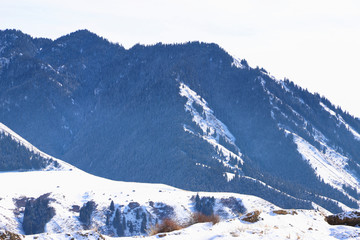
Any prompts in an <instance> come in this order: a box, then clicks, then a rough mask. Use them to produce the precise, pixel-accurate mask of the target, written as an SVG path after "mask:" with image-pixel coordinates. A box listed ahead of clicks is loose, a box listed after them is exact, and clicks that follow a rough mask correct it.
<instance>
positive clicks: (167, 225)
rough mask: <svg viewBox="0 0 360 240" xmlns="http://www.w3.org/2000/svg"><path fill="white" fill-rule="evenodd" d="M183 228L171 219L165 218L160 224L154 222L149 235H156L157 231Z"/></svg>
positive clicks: (163, 231) (162, 231)
mask: <svg viewBox="0 0 360 240" xmlns="http://www.w3.org/2000/svg"><path fill="white" fill-rule="evenodd" d="M182 228H184V227H183V226H182V225H180V224H178V223H177V222H175V221H174V220H172V219H169V218H166V219H164V220H163V221H162V223H160V224H156V225H155V226H154V227H152V228H150V230H149V235H150V236H152V235H156V234H158V233H165V232H172V231H176V230H180V229H182Z"/></svg>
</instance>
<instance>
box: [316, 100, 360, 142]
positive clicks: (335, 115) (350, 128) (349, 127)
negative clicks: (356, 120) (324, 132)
mask: <svg viewBox="0 0 360 240" xmlns="http://www.w3.org/2000/svg"><path fill="white" fill-rule="evenodd" d="M320 105H321V107H322V108H323V109H324V110H325V111H327V112H328V113H329V114H330V115H331V116H334V117H335V118H336V119H337V121H338V125H340V124H342V125H344V126H345V128H346V129H347V130H348V131H349V132H350V133H351V134H352V135H353V136H354V139H355V140H357V141H360V134H359V133H358V132H357V131H356V130H355V129H354V128H353V127H351V126H350V125H349V124H348V123H347V122H345V120H344V119H343V118H342V116H340V114H337V113H335V112H334V111H333V110H331V109H330V108H328V107H327V106H326V105H325V104H324V103H322V102H320Z"/></svg>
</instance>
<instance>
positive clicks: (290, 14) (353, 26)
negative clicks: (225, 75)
mask: <svg viewBox="0 0 360 240" xmlns="http://www.w3.org/2000/svg"><path fill="white" fill-rule="evenodd" d="M0 6H1V7H0V29H1V30H4V29H7V28H15V29H19V30H21V31H23V32H25V33H28V34H30V35H32V36H35V37H48V38H53V39H55V38H58V37H60V36H62V35H65V34H68V33H70V32H73V31H76V30H78V29H85V28H86V29H89V30H90V31H92V32H94V33H96V34H98V35H100V36H103V37H105V38H107V39H109V40H110V41H112V42H118V43H120V44H122V45H123V46H125V47H127V48H129V47H131V46H132V45H134V44H136V43H142V44H153V43H157V42H163V43H173V42H186V41H192V40H198V41H204V42H214V43H217V44H219V45H220V46H221V47H223V48H224V49H225V50H226V51H228V52H229V53H230V54H232V55H234V56H236V57H238V58H245V59H246V60H247V61H248V62H249V64H250V65H251V66H252V67H256V66H259V67H263V68H265V69H266V70H267V71H268V72H270V73H271V74H272V75H274V76H275V77H276V78H279V79H282V78H284V77H287V78H289V79H290V80H291V81H294V82H295V83H296V84H298V85H300V86H302V87H303V88H307V89H308V90H310V91H312V92H319V93H320V94H321V95H325V96H326V97H327V98H329V99H330V100H331V101H332V102H333V103H334V104H335V105H340V106H341V107H342V108H343V109H344V110H347V111H349V112H350V113H351V114H353V115H355V116H357V117H360V93H359V92H360V91H359V90H360V88H359V87H360V77H359V76H360V74H359V72H358V70H359V69H360V0H272V1H270V0H218V1H213V0H207V1H205V0H191V1H190V0H96V1H93V0H87V1H86V0H72V1H70V0H0Z"/></svg>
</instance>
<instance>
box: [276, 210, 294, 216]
mask: <svg viewBox="0 0 360 240" xmlns="http://www.w3.org/2000/svg"><path fill="white" fill-rule="evenodd" d="M273 213H275V214H277V215H287V214H291V215H297V214H298V213H297V212H296V211H295V210H284V209H279V210H274V211H273Z"/></svg>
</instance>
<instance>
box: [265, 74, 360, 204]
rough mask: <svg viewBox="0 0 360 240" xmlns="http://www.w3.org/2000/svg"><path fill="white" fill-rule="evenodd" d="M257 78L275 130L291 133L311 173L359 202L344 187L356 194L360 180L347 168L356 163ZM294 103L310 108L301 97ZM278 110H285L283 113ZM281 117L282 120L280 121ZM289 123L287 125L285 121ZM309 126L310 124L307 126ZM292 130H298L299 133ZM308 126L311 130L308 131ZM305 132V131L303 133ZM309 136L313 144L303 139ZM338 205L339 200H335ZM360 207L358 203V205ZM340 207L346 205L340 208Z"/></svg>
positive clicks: (340, 122) (332, 115) (355, 134)
mask: <svg viewBox="0 0 360 240" xmlns="http://www.w3.org/2000/svg"><path fill="white" fill-rule="evenodd" d="M259 81H260V83H261V85H262V87H263V89H264V92H266V93H267V95H268V97H269V102H270V104H271V106H272V110H271V116H272V118H273V120H274V121H276V122H277V125H278V128H279V130H281V131H283V132H284V134H285V135H291V136H292V139H293V142H294V143H295V144H296V146H297V151H298V152H299V153H300V155H301V156H302V158H303V160H304V161H305V162H306V163H308V164H309V166H310V167H311V168H312V169H313V171H314V172H315V174H316V175H317V176H318V177H319V178H320V179H321V180H322V181H324V182H325V183H326V184H329V185H330V186H331V187H333V188H334V189H337V190H339V191H340V192H342V193H343V194H344V195H346V196H347V197H348V198H349V199H351V200H353V201H355V202H357V203H358V204H359V203H360V202H359V201H358V199H355V198H354V197H352V196H350V195H349V194H348V192H347V191H346V189H345V188H344V187H350V188H353V189H355V191H356V192H357V193H360V181H359V179H358V176H357V174H356V172H355V171H353V170H351V168H350V167H349V162H350V161H352V163H353V164H355V165H358V164H357V163H356V162H355V161H353V160H352V159H351V158H350V157H349V156H346V155H345V154H343V153H342V149H339V148H338V149H336V148H337V147H336V146H332V145H331V144H330V143H329V142H330V140H329V139H328V138H327V137H326V136H325V134H324V133H322V132H321V131H320V130H318V129H317V128H316V127H314V126H313V125H311V123H310V121H309V120H307V119H306V118H305V117H304V116H302V115H301V114H299V113H298V112H297V111H295V110H294V109H293V108H292V106H291V105H290V104H288V103H286V102H283V101H282V100H281V99H279V98H278V97H277V96H276V95H275V94H274V93H272V92H271V91H270V90H269V89H268V88H267V87H266V82H265V80H264V79H262V78H259ZM275 81H276V82H277V83H278V84H279V85H280V86H281V88H283V89H285V91H286V92H288V93H289V94H292V95H294V93H293V92H292V91H291V90H290V89H289V88H288V87H287V86H286V84H285V83H284V81H279V80H276V79H275ZM294 99H296V102H297V104H300V105H303V106H304V107H305V108H308V109H310V107H309V105H307V104H306V103H305V102H304V100H303V99H301V98H299V97H295V96H294ZM320 106H321V107H322V108H323V109H324V110H325V111H326V112H327V113H328V114H329V118H335V120H336V122H337V125H338V126H339V125H344V126H345V127H346V129H347V130H348V131H349V132H350V133H351V134H352V135H353V137H354V139H355V140H358V139H360V138H359V136H360V134H359V133H358V132H356V131H355V130H354V128H353V127H351V126H350V125H349V124H348V123H346V122H345V120H344V119H343V118H342V117H341V116H340V115H339V114H337V113H335V112H334V111H333V110H331V109H330V108H328V107H327V106H326V105H325V104H324V103H322V102H320ZM282 109H287V110H288V111H287V113H286V112H284V111H283V110H282ZM283 119H286V121H284V120H283ZM289 122H290V124H289ZM309 126H311V127H310V128H309ZM296 129H301V132H300V131H299V130H296ZM310 129H311V130H310ZM334 131H335V130H334ZM304 133H305V134H304ZM306 137H308V138H313V140H314V142H315V143H316V144H313V143H310V142H309V141H307V140H306V139H305V138H306ZM339 205H341V203H339ZM359 206H360V205H359ZM342 208H343V210H346V209H347V208H346V207H345V206H343V207H342Z"/></svg>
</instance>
